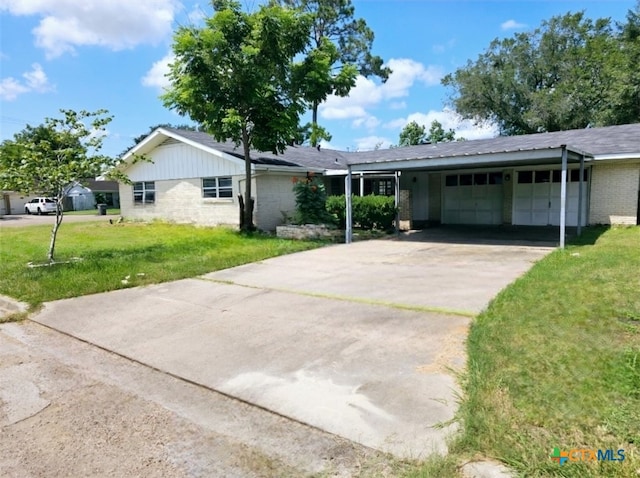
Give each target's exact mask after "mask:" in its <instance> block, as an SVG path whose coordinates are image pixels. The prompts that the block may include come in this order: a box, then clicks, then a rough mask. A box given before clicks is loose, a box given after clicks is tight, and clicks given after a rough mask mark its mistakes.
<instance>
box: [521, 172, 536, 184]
mask: <svg viewBox="0 0 640 478" xmlns="http://www.w3.org/2000/svg"><path fill="white" fill-rule="evenodd" d="M532 182H533V171H518V184H531V183H532Z"/></svg>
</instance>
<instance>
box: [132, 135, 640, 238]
mask: <svg viewBox="0 0 640 478" xmlns="http://www.w3.org/2000/svg"><path fill="white" fill-rule="evenodd" d="M133 154H139V155H141V154H144V155H145V156H147V157H148V158H149V159H150V160H151V162H138V163H136V164H130V165H128V164H127V161H130V159H131V158H132V157H133ZM251 157H252V170H253V191H254V197H255V199H256V208H255V222H256V225H257V226H258V227H259V228H260V229H264V230H273V229H274V228H275V226H276V225H278V224H280V223H282V220H283V217H284V215H285V214H290V213H292V212H293V210H294V208H295V200H294V197H293V192H292V184H291V182H292V179H293V178H294V177H300V176H303V175H305V174H306V173H307V172H315V173H319V174H322V175H324V177H325V183H326V185H327V191H328V193H329V194H342V193H344V192H345V191H349V192H352V193H355V194H365V193H368V192H371V193H374V194H395V195H396V197H397V200H398V204H399V207H400V209H401V214H402V215H403V216H404V217H403V218H402V219H404V221H403V222H404V223H405V224H408V226H409V227H420V226H421V225H423V224H427V223H442V224H512V225H531V226H546V225H566V226H579V225H580V226H583V225H590V224H639V223H640V123H639V124H629V125H620V126H608V127H603V128H586V129H581V130H570V131H560V132H553V133H540V134H531V135H523V136H501V137H497V138H491V139H483V140H473V141H462V142H455V143H437V144H423V145H417V146H409V147H403V148H392V149H384V150H376V151H366V152H344V151H333V150H325V149H315V148H309V147H301V146H293V147H290V148H288V149H287V150H286V151H285V152H284V153H283V154H282V155H274V154H271V153H261V152H257V151H253V152H252V156H251ZM242 158H243V156H242V152H241V148H236V147H235V145H233V144H232V143H219V142H216V141H215V140H214V139H213V138H212V137H211V136H210V135H208V134H206V133H202V132H194V131H182V130H175V129H171V128H159V129H157V130H155V131H154V132H152V133H151V134H150V135H149V136H148V137H147V138H145V139H144V140H143V141H142V142H140V143H139V144H138V145H136V146H135V147H134V148H133V149H132V150H131V151H129V152H128V153H127V154H126V155H125V156H124V160H125V166H124V170H125V172H126V173H127V174H128V175H129V177H130V179H131V180H132V181H133V185H125V184H121V185H120V200H121V210H122V215H123V216H125V217H131V218H139V219H154V218H162V219H167V220H172V221H176V222H190V223H197V224H203V225H216V224H230V225H237V224H238V222H239V212H238V204H237V195H238V194H240V193H241V192H242V191H243V189H244V187H243V183H244V162H243V159H242ZM349 177H350V178H351V181H349V180H345V179H346V178H349ZM563 179H565V180H564V181H563ZM561 211H564V214H561Z"/></svg>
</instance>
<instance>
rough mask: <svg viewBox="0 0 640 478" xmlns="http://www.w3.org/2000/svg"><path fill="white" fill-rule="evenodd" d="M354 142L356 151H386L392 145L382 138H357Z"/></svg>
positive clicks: (389, 141)
mask: <svg viewBox="0 0 640 478" xmlns="http://www.w3.org/2000/svg"><path fill="white" fill-rule="evenodd" d="M355 141H356V149H357V151H371V150H374V149H387V148H389V147H390V146H391V145H392V144H393V142H392V141H391V140H389V139H388V138H385V137H383V136H366V137H364V138H357V139H356V140H355Z"/></svg>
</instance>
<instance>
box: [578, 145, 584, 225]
mask: <svg viewBox="0 0 640 478" xmlns="http://www.w3.org/2000/svg"><path fill="white" fill-rule="evenodd" d="M583 194H584V154H582V155H580V181H579V182H578V231H577V232H578V236H579V235H580V234H582V201H583V199H582V195H583Z"/></svg>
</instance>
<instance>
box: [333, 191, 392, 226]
mask: <svg viewBox="0 0 640 478" xmlns="http://www.w3.org/2000/svg"><path fill="white" fill-rule="evenodd" d="M345 203H346V199H345V196H344V194H343V195H342V196H329V197H328V198H327V211H329V213H330V214H332V215H333V216H334V217H335V218H336V220H337V222H338V225H339V227H340V228H342V229H344V228H345V225H346V217H345ZM352 212H353V224H354V226H356V227H361V228H362V229H379V230H383V231H388V230H391V229H393V221H394V220H395V218H396V207H395V200H394V198H393V196H374V195H369V196H352Z"/></svg>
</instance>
